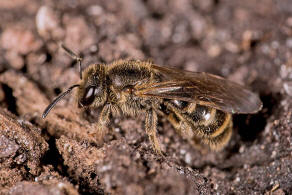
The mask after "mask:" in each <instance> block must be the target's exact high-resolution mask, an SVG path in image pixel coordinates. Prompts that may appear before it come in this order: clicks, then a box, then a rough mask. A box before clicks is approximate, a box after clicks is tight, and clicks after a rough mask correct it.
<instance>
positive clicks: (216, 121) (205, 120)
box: [167, 100, 232, 150]
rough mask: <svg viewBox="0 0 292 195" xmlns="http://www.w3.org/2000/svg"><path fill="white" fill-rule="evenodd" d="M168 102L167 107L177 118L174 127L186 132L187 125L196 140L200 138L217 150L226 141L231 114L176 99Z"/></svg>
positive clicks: (229, 134)
mask: <svg viewBox="0 0 292 195" xmlns="http://www.w3.org/2000/svg"><path fill="white" fill-rule="evenodd" d="M170 103H171V104H168V106H167V107H168V109H169V110H170V111H171V112H172V114H173V115H175V118H177V122H176V123H177V124H175V127H176V128H177V129H178V130H179V132H187V131H188V130H186V127H189V128H188V129H190V130H189V131H192V132H193V135H194V138H193V139H196V142H197V140H198V139H200V140H201V142H202V143H204V144H207V145H209V146H210V148H211V149H213V150H219V149H221V148H222V147H223V146H225V145H226V144H227V143H228V141H229V139H230V137H231V134H232V117H231V114H228V113H225V112H223V111H221V110H216V109H214V108H211V107H207V106H203V105H199V104H194V103H188V102H181V101H179V102H178V101H177V100H175V101H173V100H172V101H170ZM168 115H169V113H168ZM172 118H173V117H172ZM173 121H174V120H172V121H171V122H172V123H174V122H173ZM179 128H181V129H179ZM189 134H190V133H189Z"/></svg>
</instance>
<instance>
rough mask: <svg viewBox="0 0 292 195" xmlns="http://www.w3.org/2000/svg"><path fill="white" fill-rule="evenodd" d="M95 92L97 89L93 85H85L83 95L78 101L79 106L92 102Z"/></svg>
mask: <svg viewBox="0 0 292 195" xmlns="http://www.w3.org/2000/svg"><path fill="white" fill-rule="evenodd" d="M96 92H97V89H96V88H95V87H94V86H90V87H87V88H86V89H85V93H84V96H83V97H82V99H81V100H80V101H79V103H80V104H81V106H88V105H90V104H92V102H93V101H94V98H95V95H96Z"/></svg>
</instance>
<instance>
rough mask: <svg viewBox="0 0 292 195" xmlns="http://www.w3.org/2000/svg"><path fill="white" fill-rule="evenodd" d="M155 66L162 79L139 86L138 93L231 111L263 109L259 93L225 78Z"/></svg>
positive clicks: (253, 111)
mask: <svg viewBox="0 0 292 195" xmlns="http://www.w3.org/2000/svg"><path fill="white" fill-rule="evenodd" d="M152 68H153V69H154V70H155V71H156V72H157V73H158V74H159V75H160V77H161V80H162V81H161V82H158V83H152V84H145V85H140V86H137V87H136V92H135V93H136V95H138V96H152V97H158V98H165V99H177V100H182V101H187V102H194V103H198V104H202V105H206V106H210V107H214V108H216V109H219V110H222V111H225V112H228V113H255V112H258V111H259V110H260V109H261V108H262V102H261V100H260V99H259V97H258V95H256V94H255V93H253V92H251V91H250V90H248V89H246V88H245V87H243V86H241V85H239V84H236V83H234V82H231V81H229V80H227V79H224V78H222V77H219V76H216V75H212V74H208V73H204V72H190V71H182V70H178V69H174V68H168V67H163V66H158V65H152Z"/></svg>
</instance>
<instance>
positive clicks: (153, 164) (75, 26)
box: [0, 0, 292, 195]
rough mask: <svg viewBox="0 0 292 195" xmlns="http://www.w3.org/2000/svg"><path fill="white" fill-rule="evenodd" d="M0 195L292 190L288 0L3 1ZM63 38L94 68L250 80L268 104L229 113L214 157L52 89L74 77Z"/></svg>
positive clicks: (291, 20) (164, 131) (291, 14)
mask: <svg viewBox="0 0 292 195" xmlns="http://www.w3.org/2000/svg"><path fill="white" fill-rule="evenodd" d="M0 18H1V23H0V54H1V55H0V194H9V193H10V194H88V193H91V194H133V195H134V194H217V193H218V194H281V195H282V194H291V193H292V135H291V133H292V98H291V97H292V2H291V0H281V1H276V0H258V1H254V0H245V1H233V0H196V1H192V0H172V1H166V0H128V1H123V0H118V1H113V0H104V1H101V0H99V1H93V0H85V1H73V0H72V1H71V0H63V1H58V0H46V1H38V0H14V1H0ZM60 42H63V43H65V44H66V45H67V46H68V47H69V48H70V49H72V50H73V51H76V52H77V53H79V54H80V55H81V56H82V57H83V58H84V61H83V66H84V67H86V66H87V65H89V64H90V63H96V62H104V63H110V62H112V61H113V60H116V59H120V58H123V59H125V58H132V59H152V60H153V61H154V62H155V63H157V64H160V65H165V66H174V67H178V68H181V69H186V70H191V71H206V72H211V73H214V74H218V75H221V76H224V77H227V78H228V79H230V80H233V81H235V82H238V83H242V84H244V85H246V86H249V87H250V88H251V89H252V90H253V91H254V92H256V93H259V94H260V97H261V99H262V101H263V103H264V107H263V109H262V111H260V112H259V113H258V114H255V115H236V116H234V126H235V127H234V134H233V137H232V140H231V142H230V143H229V145H228V146H227V148H225V149H224V150H223V151H221V152H208V153H206V154H201V153H200V152H199V151H198V150H196V149H195V148H193V147H192V146H191V145H190V144H189V143H188V142H187V141H186V140H184V139H182V138H181V137H180V136H179V135H178V134H176V132H175V130H174V129H173V127H172V126H171V125H170V124H169V123H168V122H167V120H166V119H159V125H158V134H159V140H160V142H161V146H162V150H163V153H164V156H159V155H156V154H155V152H154V151H153V150H152V148H151V145H150V143H149V140H148V138H147V135H146V133H145V131H144V118H143V116H140V117H138V119H132V118H127V117H121V118H117V119H113V120H112V122H111V123H110V125H109V126H108V133H107V134H106V136H105V137H104V140H103V142H102V141H101V140H99V139H97V137H96V131H95V130H96V123H94V120H96V116H94V115H92V113H90V112H84V111H81V110H79V109H78V108H77V106H76V103H75V101H74V96H68V97H67V98H65V99H64V100H63V101H61V102H60V103H59V104H58V106H57V107H56V108H55V109H54V110H53V111H52V112H51V113H50V114H49V115H48V117H47V118H46V119H45V120H43V119H42V118H41V113H42V112H43V110H44V109H45V107H46V106H47V105H48V104H49V103H50V101H51V100H52V99H53V98H54V97H55V96H56V95H58V94H59V93H60V92H62V91H64V90H65V89H67V88H68V87H69V86H71V85H72V84H75V83H77V82H78V81H79V77H78V67H77V64H76V63H75V62H74V60H72V59H71V58H70V57H68V56H67V55H66V54H65V53H64V52H63V51H62V50H60V49H59V43H60Z"/></svg>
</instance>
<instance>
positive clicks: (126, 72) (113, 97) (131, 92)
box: [108, 61, 161, 116]
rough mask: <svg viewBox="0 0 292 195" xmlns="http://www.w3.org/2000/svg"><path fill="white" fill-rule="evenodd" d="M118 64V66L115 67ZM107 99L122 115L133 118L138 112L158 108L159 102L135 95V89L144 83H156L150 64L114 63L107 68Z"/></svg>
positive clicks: (136, 62) (137, 62) (155, 99)
mask: <svg viewBox="0 0 292 195" xmlns="http://www.w3.org/2000/svg"><path fill="white" fill-rule="evenodd" d="M117 64H118V65H117ZM108 69H109V70H108V78H109V81H108V82H109V84H110V85H109V86H110V87H109V89H110V90H109V98H108V101H109V102H110V103H112V104H114V105H116V106H118V107H119V108H120V110H121V111H122V113H123V114H126V115H130V116H135V115H137V113H139V112H141V111H142V112H143V111H145V110H149V109H150V108H153V107H154V108H155V107H158V105H159V102H160V101H161V100H159V99H157V98H151V97H139V96H136V95H135V90H136V89H135V88H136V87H137V86H141V85H144V84H146V83H153V82H157V80H156V79H153V78H155V73H154V72H153V71H151V69H150V63H149V64H147V63H146V64H145V62H144V63H143V64H142V63H141V64H139V61H135V62H134V61H133V62H132V61H125V62H124V63H123V64H121V62H116V63H114V64H112V65H110V66H109V67H108Z"/></svg>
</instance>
